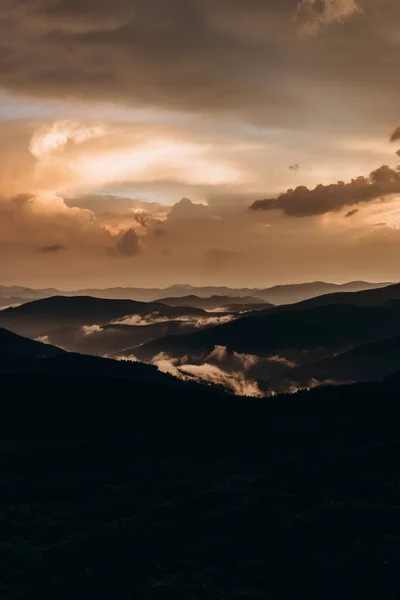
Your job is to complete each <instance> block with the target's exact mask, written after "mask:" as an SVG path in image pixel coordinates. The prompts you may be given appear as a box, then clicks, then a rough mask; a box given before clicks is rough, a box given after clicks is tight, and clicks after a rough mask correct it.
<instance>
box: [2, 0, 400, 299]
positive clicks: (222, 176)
mask: <svg viewBox="0 0 400 600" xmlns="http://www.w3.org/2000/svg"><path fill="white" fill-rule="evenodd" d="M399 49H400V5H399V3H398V0H379V2H378V1H377V0H168V1H167V0H113V2H109V0H2V2H1V4H0V283H2V284H4V285H16V284H20V285H27V286H31V287H49V286H52V287H59V288H63V289H76V288H78V287H79V288H82V287H111V286H137V287H165V286H168V285H172V284H175V283H189V284H192V285H227V286H234V287H267V286H270V285H275V284H282V283H299V282H302V281H312V280H325V281H332V282H344V281H349V280H354V279H356V280H361V279H362V280H369V281H398V280H400V276H399V269H400V170H399V164H400V158H399V155H398V154H397V152H398V151H399V148H400V129H398V127H399V125H400V105H399V101H398V88H399V83H398V73H399V67H400V52H399Z"/></svg>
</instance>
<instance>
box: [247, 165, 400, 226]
mask: <svg viewBox="0 0 400 600" xmlns="http://www.w3.org/2000/svg"><path fill="white" fill-rule="evenodd" d="M398 193H400V171H397V170H394V169H391V168H390V167H388V166H385V165H384V166H382V167H380V168H379V169H376V170H375V171H372V173H371V174H370V175H369V176H368V177H357V179H352V180H351V182H350V183H344V182H343V181H339V182H338V183H334V184H332V185H322V184H320V185H317V187H316V188H314V189H312V190H310V189H308V188H307V187H305V186H299V187H297V188H296V189H294V190H293V189H290V190H288V191H287V192H285V193H284V194H281V195H280V196H278V197H277V198H268V199H265V200H257V201H256V202H254V204H252V205H251V207H250V209H251V210H281V211H283V212H284V214H285V215H287V216H290V217H308V216H313V215H323V214H325V213H328V212H331V211H334V210H340V209H342V208H344V207H345V206H353V205H355V204H360V203H362V202H371V201H374V200H377V199H378V198H383V197H386V196H390V195H391V194H398Z"/></svg>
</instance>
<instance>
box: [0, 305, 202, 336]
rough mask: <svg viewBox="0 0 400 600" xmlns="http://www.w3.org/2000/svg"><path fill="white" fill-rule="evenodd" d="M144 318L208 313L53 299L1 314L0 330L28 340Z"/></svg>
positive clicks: (189, 308) (159, 307) (156, 318)
mask: <svg viewBox="0 0 400 600" xmlns="http://www.w3.org/2000/svg"><path fill="white" fill-rule="evenodd" d="M132 316H134V317H137V319H136V321H138V322H140V319H141V318H142V319H143V318H145V317H147V318H148V319H150V320H151V321H154V320H162V319H165V320H167V319H178V318H182V317H202V316H207V317H208V315H207V313H206V312H204V311H202V310H200V309H197V308H192V307H187V308H184V307H169V306H166V305H165V304H161V303H151V304H149V303H143V302H135V301H133V300H107V299H100V298H91V297H67V296H55V297H51V298H44V299H42V300H35V301H33V302H28V303H26V304H23V305H21V306H18V307H15V308H8V309H6V310H3V311H1V312H0V326H1V327H5V328H6V329H10V330H12V331H15V332H16V333H21V334H23V335H27V336H32V337H34V336H42V335H45V334H47V333H48V332H49V331H52V330H54V329H60V328H62V327H78V326H79V327H84V326H93V325H102V324H108V323H110V322H111V321H115V320H124V319H126V318H128V317H132Z"/></svg>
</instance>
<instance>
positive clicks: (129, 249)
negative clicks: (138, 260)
mask: <svg viewBox="0 0 400 600" xmlns="http://www.w3.org/2000/svg"><path fill="white" fill-rule="evenodd" d="M115 246H116V249H117V251H118V252H119V253H120V254H122V255H123V256H136V255H137V254H139V252H140V251H141V249H142V246H141V243H140V236H139V235H138V234H137V233H136V231H135V230H134V229H127V230H126V231H122V232H121V233H120V234H119V235H118V238H117V241H116V244H115Z"/></svg>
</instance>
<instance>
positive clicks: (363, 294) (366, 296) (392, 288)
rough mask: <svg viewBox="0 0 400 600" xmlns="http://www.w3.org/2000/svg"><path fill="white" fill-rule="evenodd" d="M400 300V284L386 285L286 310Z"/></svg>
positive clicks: (322, 298)
mask: <svg viewBox="0 0 400 600" xmlns="http://www.w3.org/2000/svg"><path fill="white" fill-rule="evenodd" d="M392 300H400V284H398V283H397V284H394V285H388V286H385V287H383V288H374V289H369V290H362V291H357V292H337V293H335V294H326V295H323V296H318V297H315V298H311V299H309V300H304V301H302V302H298V303H297V304H295V305H291V306H289V307H288V308H289V309H290V310H291V309H293V308H296V309H300V310H304V309H308V308H317V307H320V306H327V305H331V304H347V305H352V306H378V305H380V304H384V303H387V302H390V301H392ZM276 310H286V307H285V306H283V307H278V308H277V309H276Z"/></svg>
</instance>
